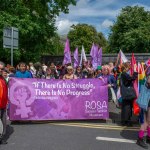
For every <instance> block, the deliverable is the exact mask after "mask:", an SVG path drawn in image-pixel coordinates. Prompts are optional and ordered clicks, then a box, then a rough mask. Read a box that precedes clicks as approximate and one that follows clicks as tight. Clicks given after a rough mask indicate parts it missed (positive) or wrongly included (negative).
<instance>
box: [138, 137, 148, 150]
mask: <svg viewBox="0 0 150 150" xmlns="http://www.w3.org/2000/svg"><path fill="white" fill-rule="evenodd" d="M136 144H137V145H139V146H141V147H143V148H145V149H148V145H147V144H146V142H145V140H144V139H143V138H142V139H140V138H138V140H137V142H136Z"/></svg>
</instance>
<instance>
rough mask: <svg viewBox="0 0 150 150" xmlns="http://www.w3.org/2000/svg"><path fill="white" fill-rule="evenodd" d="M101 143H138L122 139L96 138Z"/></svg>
mask: <svg viewBox="0 0 150 150" xmlns="http://www.w3.org/2000/svg"><path fill="white" fill-rule="evenodd" d="M96 140H99V141H110V142H122V143H134V144H135V143H136V141H135V140H128V139H120V138H109V137H96Z"/></svg>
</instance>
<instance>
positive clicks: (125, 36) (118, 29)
mask: <svg viewBox="0 0 150 150" xmlns="http://www.w3.org/2000/svg"><path fill="white" fill-rule="evenodd" d="M149 47H150V12H149V11H145V10H144V8H143V7H138V6H134V7H131V6H127V7H125V8H123V9H122V11H121V14H120V15H119V16H118V17H117V21H116V22H115V24H114V25H113V26H112V27H111V33H110V36H109V51H110V52H118V51H119V50H120V49H123V51H124V52H148V51H147V50H148V49H149Z"/></svg>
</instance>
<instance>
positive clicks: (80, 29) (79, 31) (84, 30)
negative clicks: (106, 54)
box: [68, 24, 107, 54]
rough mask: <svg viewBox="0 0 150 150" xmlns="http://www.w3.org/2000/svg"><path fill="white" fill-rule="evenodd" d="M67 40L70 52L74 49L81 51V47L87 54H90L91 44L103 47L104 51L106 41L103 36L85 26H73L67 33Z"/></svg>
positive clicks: (91, 27) (89, 26) (90, 27)
mask: <svg viewBox="0 0 150 150" xmlns="http://www.w3.org/2000/svg"><path fill="white" fill-rule="evenodd" d="M68 38H69V40H70V45H71V50H72V51H74V50H75V48H76V47H78V48H79V49H81V47H82V45H83V46H84V48H85V51H86V53H88V54H89V53H90V50H91V47H92V44H93V42H94V43H95V44H98V45H99V46H101V47H103V50H105V47H106V45H107V41H106V39H105V37H104V36H103V34H102V33H98V32H97V31H96V29H95V28H94V27H93V26H91V25H87V24H77V25H73V26H72V29H71V30H70V31H69V33H68Z"/></svg>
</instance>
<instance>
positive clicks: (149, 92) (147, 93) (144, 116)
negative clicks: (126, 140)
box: [137, 75, 150, 149]
mask: <svg viewBox="0 0 150 150" xmlns="http://www.w3.org/2000/svg"><path fill="white" fill-rule="evenodd" d="M137 103H138V105H139V107H140V108H141V114H140V122H141V123H142V124H141V128H140V130H139V134H138V139H137V144H138V145H139V146H141V147H143V148H145V149H148V145H147V144H146V143H148V144H150V75H149V76H147V78H146V82H145V84H144V85H143V86H142V87H141V92H140V95H139V97H138V99H137ZM146 130H147V136H146V141H145V140H144V133H145V131H146Z"/></svg>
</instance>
